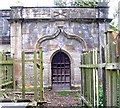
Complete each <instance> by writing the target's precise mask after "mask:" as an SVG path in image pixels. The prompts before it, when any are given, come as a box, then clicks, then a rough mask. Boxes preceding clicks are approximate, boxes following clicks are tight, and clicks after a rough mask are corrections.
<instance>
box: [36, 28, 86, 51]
mask: <svg viewBox="0 0 120 108" xmlns="http://www.w3.org/2000/svg"><path fill="white" fill-rule="evenodd" d="M60 33H63V35H64V36H65V37H66V38H67V39H75V40H78V41H79V42H80V43H82V44H83V46H84V48H85V49H87V43H86V41H85V40H84V39H83V38H82V37H81V36H78V35H75V34H69V33H67V32H66V31H64V30H63V28H61V27H58V29H57V31H56V32H55V33H54V34H53V35H47V36H43V37H41V38H40V39H38V40H37V42H36V45H35V49H36V50H38V49H39V48H40V46H41V44H42V43H43V42H44V41H47V40H52V39H55V38H56V37H57V36H59V34H60Z"/></svg>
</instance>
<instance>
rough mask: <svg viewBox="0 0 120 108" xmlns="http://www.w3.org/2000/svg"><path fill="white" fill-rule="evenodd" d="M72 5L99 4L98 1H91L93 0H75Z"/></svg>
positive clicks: (86, 5) (87, 5)
mask: <svg viewBox="0 0 120 108" xmlns="http://www.w3.org/2000/svg"><path fill="white" fill-rule="evenodd" d="M72 6H76V7H95V6H97V2H94V1H91V0H82V1H81V0H75V2H73V4H72Z"/></svg>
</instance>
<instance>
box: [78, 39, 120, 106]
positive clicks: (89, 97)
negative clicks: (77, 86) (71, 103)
mask: <svg viewBox="0 0 120 108" xmlns="http://www.w3.org/2000/svg"><path fill="white" fill-rule="evenodd" d="M107 39H108V41H107V43H106V44H107V45H106V47H104V48H103V47H102V48H101V50H100V51H98V50H97V49H93V50H91V51H86V52H84V53H83V54H82V56H81V59H82V61H81V65H80V68H81V88H82V90H81V100H82V104H83V105H85V106H86V105H87V106H91V107H93V106H120V71H119V70H120V65H119V63H118V61H119V60H118V58H117V56H116V44H114V42H112V41H110V38H109V37H107ZM100 53H101V55H102V56H101V57H100ZM100 59H101V61H102V62H101V63H99V61H100Z"/></svg>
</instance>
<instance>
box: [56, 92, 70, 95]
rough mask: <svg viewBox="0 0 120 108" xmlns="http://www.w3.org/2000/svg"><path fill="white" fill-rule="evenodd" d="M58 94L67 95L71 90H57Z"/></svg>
mask: <svg viewBox="0 0 120 108" xmlns="http://www.w3.org/2000/svg"><path fill="white" fill-rule="evenodd" d="M57 93H58V94H59V95H69V94H71V93H72V92H71V91H59V92H57Z"/></svg>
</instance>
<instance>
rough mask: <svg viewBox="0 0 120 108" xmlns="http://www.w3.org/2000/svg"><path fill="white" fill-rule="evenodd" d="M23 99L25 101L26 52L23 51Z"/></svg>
mask: <svg viewBox="0 0 120 108" xmlns="http://www.w3.org/2000/svg"><path fill="white" fill-rule="evenodd" d="M22 99H25V52H24V51H22Z"/></svg>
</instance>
